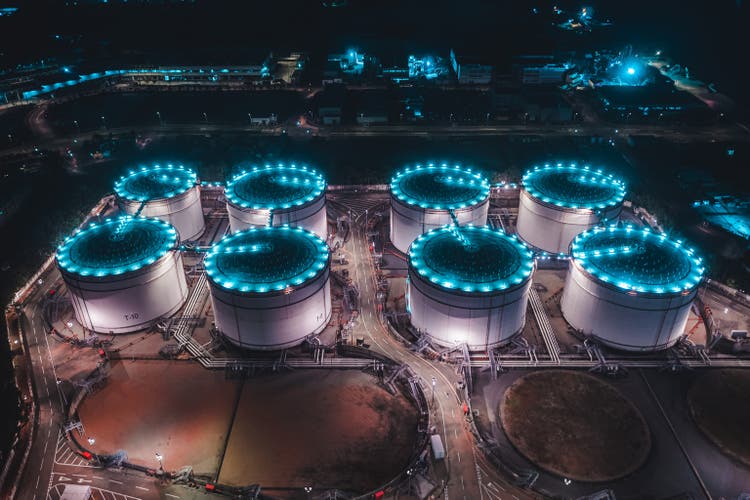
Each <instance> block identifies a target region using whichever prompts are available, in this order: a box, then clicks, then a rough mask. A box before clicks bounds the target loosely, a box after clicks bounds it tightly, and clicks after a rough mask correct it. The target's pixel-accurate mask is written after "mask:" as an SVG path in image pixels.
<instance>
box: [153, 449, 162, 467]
mask: <svg viewBox="0 0 750 500" xmlns="http://www.w3.org/2000/svg"><path fill="white" fill-rule="evenodd" d="M154 455H156V459H157V460H158V461H159V470H164V464H163V463H162V459H164V457H163V456H162V455H161V453H159V452H158V451H157V452H156V453H155V454H154Z"/></svg>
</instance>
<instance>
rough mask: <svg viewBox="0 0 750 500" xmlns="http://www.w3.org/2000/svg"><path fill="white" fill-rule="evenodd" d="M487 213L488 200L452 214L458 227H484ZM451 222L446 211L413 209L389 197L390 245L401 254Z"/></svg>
mask: <svg viewBox="0 0 750 500" xmlns="http://www.w3.org/2000/svg"><path fill="white" fill-rule="evenodd" d="M488 211H489V199H487V200H485V201H483V202H482V203H479V204H477V205H473V206H471V207H466V208H461V209H458V210H455V211H454V213H455V214H456V218H457V219H458V223H459V224H460V225H468V224H473V225H475V226H484V225H485V224H487V212H488ZM452 222H453V219H451V216H450V213H449V212H448V211H447V210H428V209H423V208H420V207H414V206H412V205H407V204H405V203H403V202H402V201H400V200H398V199H397V198H394V197H393V196H391V228H390V230H391V243H393V246H394V247H396V248H397V249H398V250H399V251H401V252H403V253H407V252H408V251H409V245H411V244H412V242H413V241H414V240H415V239H417V238H418V237H419V236H421V235H422V234H424V233H426V232H427V231H430V230H432V229H436V228H439V227H443V226H445V225H446V224H451V223H452Z"/></svg>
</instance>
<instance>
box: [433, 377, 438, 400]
mask: <svg viewBox="0 0 750 500" xmlns="http://www.w3.org/2000/svg"><path fill="white" fill-rule="evenodd" d="M436 384H437V379H436V378H435V377H432V402H433V403H434V402H435V385H436Z"/></svg>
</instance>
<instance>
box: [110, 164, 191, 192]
mask: <svg viewBox="0 0 750 500" xmlns="http://www.w3.org/2000/svg"><path fill="white" fill-rule="evenodd" d="M197 182H198V179H197V175H196V173H195V172H194V171H193V170H191V169H189V168H185V167H184V166H182V165H172V164H171V163H168V164H166V165H152V166H150V167H146V166H142V167H140V168H138V169H135V170H130V171H129V172H128V175H124V176H122V177H120V180H118V181H117V182H115V193H117V195H118V196H120V197H121V198H125V199H128V200H135V201H148V200H154V199H159V198H171V197H173V196H177V195H179V194H182V193H184V192H185V191H187V190H188V189H190V188H192V187H193V186H195V185H196V184H197Z"/></svg>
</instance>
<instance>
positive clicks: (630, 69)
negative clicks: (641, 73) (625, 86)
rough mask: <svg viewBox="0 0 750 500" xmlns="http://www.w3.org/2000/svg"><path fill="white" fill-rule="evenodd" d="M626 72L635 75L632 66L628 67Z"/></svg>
mask: <svg viewBox="0 0 750 500" xmlns="http://www.w3.org/2000/svg"><path fill="white" fill-rule="evenodd" d="M628 74H629V75H635V68H633V67H632V66H631V67H630V68H628Z"/></svg>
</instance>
